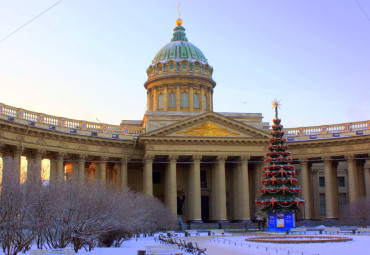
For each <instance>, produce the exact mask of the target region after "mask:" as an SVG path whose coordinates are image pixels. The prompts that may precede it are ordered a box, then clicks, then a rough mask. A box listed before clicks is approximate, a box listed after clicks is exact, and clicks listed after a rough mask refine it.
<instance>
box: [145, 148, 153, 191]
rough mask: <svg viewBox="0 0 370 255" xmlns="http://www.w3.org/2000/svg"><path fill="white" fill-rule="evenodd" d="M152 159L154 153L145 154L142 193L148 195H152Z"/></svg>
mask: <svg viewBox="0 0 370 255" xmlns="http://www.w3.org/2000/svg"><path fill="white" fill-rule="evenodd" d="M153 160H154V155H146V156H145V165H144V173H143V193H144V194H146V195H149V196H153Z"/></svg>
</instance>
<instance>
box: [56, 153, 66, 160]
mask: <svg viewBox="0 0 370 255" xmlns="http://www.w3.org/2000/svg"><path fill="white" fill-rule="evenodd" d="M65 156H67V153H64V152H58V154H57V159H64V157H65Z"/></svg>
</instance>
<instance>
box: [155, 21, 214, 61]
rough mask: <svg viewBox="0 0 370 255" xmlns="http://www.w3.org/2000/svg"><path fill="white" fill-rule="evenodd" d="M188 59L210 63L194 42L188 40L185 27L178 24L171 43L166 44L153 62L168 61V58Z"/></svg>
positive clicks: (176, 59)
mask: <svg viewBox="0 0 370 255" xmlns="http://www.w3.org/2000/svg"><path fill="white" fill-rule="evenodd" d="M182 59H187V60H189V61H200V62H203V63H208V62H207V59H206V57H205V56H204V55H203V53H202V52H201V51H200V49H199V48H197V47H196V46H195V45H194V44H192V43H190V42H188V39H187V38H186V34H185V28H184V27H182V26H177V27H175V29H174V33H173V38H172V40H171V42H170V43H169V44H167V45H166V46H164V47H163V48H162V49H161V50H160V51H159V52H158V53H157V55H156V56H155V57H154V59H153V64H156V63H158V62H167V61H168V60H175V61H179V60H182Z"/></svg>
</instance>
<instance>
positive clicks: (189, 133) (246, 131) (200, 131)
mask: <svg viewBox="0 0 370 255" xmlns="http://www.w3.org/2000/svg"><path fill="white" fill-rule="evenodd" d="M140 137H143V138H144V137H184V138H185V137H203V138H205V137H209V138H217V137H222V138H268V137H269V136H268V134H267V133H266V132H264V131H262V130H260V129H257V128H255V127H252V126H250V125H247V124H244V123H242V122H239V121H236V120H233V119H231V118H230V117H225V116H223V115H221V114H218V113H214V112H207V113H203V114H200V115H198V116H195V117H191V118H188V119H186V120H183V121H179V122H177V123H175V124H172V125H169V126H166V127H162V128H160V129H157V130H154V131H151V132H148V133H146V134H143V135H141V136H140Z"/></svg>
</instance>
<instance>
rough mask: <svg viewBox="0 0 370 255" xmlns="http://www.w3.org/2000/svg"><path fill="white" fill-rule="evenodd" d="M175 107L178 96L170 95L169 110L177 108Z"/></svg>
mask: <svg viewBox="0 0 370 255" xmlns="http://www.w3.org/2000/svg"><path fill="white" fill-rule="evenodd" d="M175 107H176V94H175V93H170V95H169V105H168V108H175Z"/></svg>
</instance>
